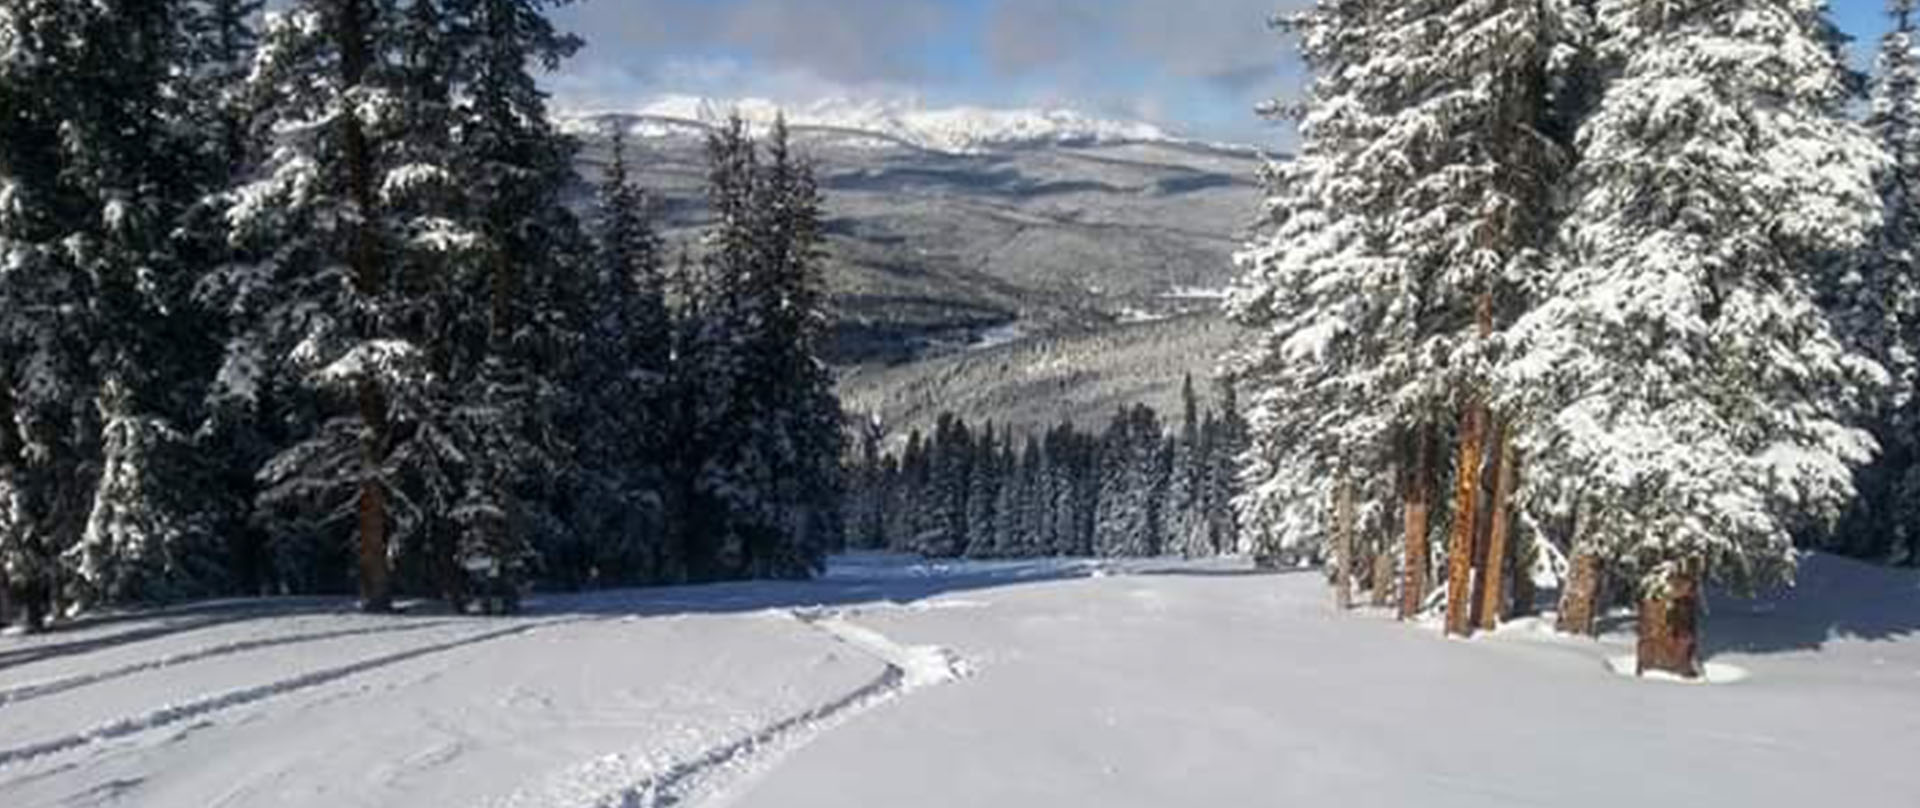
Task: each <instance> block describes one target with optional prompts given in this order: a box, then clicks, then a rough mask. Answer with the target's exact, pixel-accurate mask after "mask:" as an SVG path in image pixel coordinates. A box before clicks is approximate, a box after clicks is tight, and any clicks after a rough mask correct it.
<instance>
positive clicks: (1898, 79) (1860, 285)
mask: <svg viewBox="0 0 1920 808" xmlns="http://www.w3.org/2000/svg"><path fill="white" fill-rule="evenodd" d="M1887 16H1888V18H1889V21H1890V23H1891V25H1890V30H1889V31H1888V32H1887V34H1886V35H1885V36H1884V37H1883V38H1882V39H1881V41H1880V53H1879V59H1878V61H1877V63H1876V67H1875V71H1874V81H1873V85H1872V88H1873V92H1872V97H1871V99H1870V102H1869V105H1868V112H1867V117H1866V120H1865V123H1866V126H1867V129H1868V130H1869V131H1870V132H1872V133H1873V135H1874V137H1875V138H1876V139H1877V140H1878V141H1879V142H1880V145H1881V147H1882V148H1884V149H1885V150H1886V152H1887V156H1888V157H1889V158H1890V163H1889V164H1888V165H1887V166H1886V167H1885V168H1884V170H1883V171H1882V172H1881V175H1880V182H1879V189H1880V199H1881V201H1882V202H1883V203H1884V204H1885V206H1886V213H1885V219H1884V221H1883V223H1882V225H1881V227H1880V230H1879V233H1878V235H1877V237H1876V238H1875V240H1874V242H1873V247H1872V249H1871V250H1869V251H1867V252H1865V253H1864V254H1863V255H1862V258H1861V260H1860V264H1859V267H1858V269H1857V270H1856V271H1854V272H1850V273H1846V274H1845V275H1843V277H1842V279H1841V283H1839V284H1836V285H1834V287H1833V288H1831V289H1823V290H1821V291H1822V292H1823V293H1824V294H1825V295H1826V296H1827V297H1828V298H1829V299H1828V300H1827V307H1828V308H1829V310H1831V311H1833V312H1834V313H1835V314H1836V316H1837V319H1838V320H1839V324H1840V326H1841V328H1842V333H1843V334H1844V335H1845V336H1847V337H1849V338H1851V340H1852V341H1853V342H1855V343H1856V344H1858V345H1860V346H1861V347H1863V348H1864V349H1866V350H1867V351H1869V352H1870V353H1872V354H1873V355H1874V356H1875V358H1877V359H1878V360H1879V361H1880V362H1881V363H1882V364H1884V365H1886V367H1887V370H1888V371H1889V372H1890V373H1891V374H1892V379H1891V381H1892V388H1891V390H1890V391H1889V393H1890V394H1889V395H1888V396H1886V397H1885V398H1884V399H1883V400H1882V401H1881V402H1880V405H1879V406H1878V407H1876V408H1875V411H1874V412H1873V418H1872V429H1873V433H1874V437H1875V438H1876V439H1877V440H1878V441H1879V443H1880V446H1881V454H1880V456H1879V457H1877V458H1875V460H1874V461H1873V462H1872V463H1871V464H1869V465H1868V466H1866V467H1865V468H1863V469H1861V471H1860V474H1859V476H1858V483H1859V487H1860V492H1859V494H1860V495H1859V497H1858V498H1857V499H1856V501H1855V502H1854V503H1853V505H1852V506H1851V507H1850V508H1849V509H1848V510H1847V514H1846V518H1845V519H1844V520H1843V521H1842V522H1841V523H1840V525H1839V526H1838V528H1837V529H1836V530H1835V531H1834V536H1833V540H1832V541H1830V542H1828V543H1827V544H1828V546H1830V547H1833V548H1834V549H1837V550H1839V551H1841V552H1845V553H1848V554H1850V555H1855V556H1859V557H1863V558H1869V559H1873V560H1879V561H1895V562H1904V563H1908V564H1916V563H1920V507H1916V505H1915V503H1916V502H1920V444H1916V441H1915V438H1914V429H1915V428H1916V426H1920V417H1916V416H1917V415H1920V413H1916V408H1920V396H1917V395H1916V389H1917V387H1920V378H1917V375H1916V356H1915V353H1916V351H1920V264H1917V263H1916V261H1917V260H1920V210H1916V205H1920V54H1916V52H1915V48H1916V46H1920V43H1916V41H1915V37H1914V32H1915V28H1914V26H1915V19H1914V3H1913V2H1912V0H1889V2H1888V3H1887Z"/></svg>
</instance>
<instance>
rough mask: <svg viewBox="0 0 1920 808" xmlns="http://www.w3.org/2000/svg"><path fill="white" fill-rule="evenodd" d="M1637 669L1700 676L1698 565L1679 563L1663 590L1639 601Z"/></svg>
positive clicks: (1691, 561) (1690, 561)
mask: <svg viewBox="0 0 1920 808" xmlns="http://www.w3.org/2000/svg"><path fill="white" fill-rule="evenodd" d="M1636 670H1637V672H1638V673H1640V674H1642V675H1645V674H1646V673H1648V672H1649V671H1654V672H1659V673H1669V674H1673V675H1675V676H1679V677H1683V678H1687V679H1696V678H1699V676H1700V564H1699V562H1698V561H1695V560H1688V561H1685V562H1682V563H1681V565H1680V569H1679V571H1677V572H1675V573H1674V574H1673V575H1672V576H1671V577H1670V578H1668V579H1667V582H1666V587H1665V589H1663V590H1661V591H1657V592H1654V593H1652V594H1649V595H1646V596H1644V597H1642V598H1641V600H1640V643H1639V649H1638V654H1637V664H1636Z"/></svg>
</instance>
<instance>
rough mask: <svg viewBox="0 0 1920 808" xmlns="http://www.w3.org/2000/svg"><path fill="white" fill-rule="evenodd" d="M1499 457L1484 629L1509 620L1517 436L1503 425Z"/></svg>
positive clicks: (1481, 612) (1484, 576)
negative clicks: (1515, 445)
mask: <svg viewBox="0 0 1920 808" xmlns="http://www.w3.org/2000/svg"><path fill="white" fill-rule="evenodd" d="M1497 431H1498V433H1499V435H1500V437H1499V440H1498V443H1497V445H1498V447H1499V448H1498V449H1497V450H1496V451H1497V452H1498V453H1499V454H1498V455H1496V457H1495V460H1494V468H1495V469H1496V470H1495V471H1494V480H1493V503H1492V506H1491V507H1492V509H1493V510H1492V521H1493V524H1492V526H1491V527H1490V528H1488V530H1487V554H1486V564H1485V566H1484V567H1482V569H1481V573H1480V574H1481V585H1480V606H1479V609H1477V610H1476V613H1477V616H1478V618H1479V619H1478V621H1477V622H1478V623H1479V624H1480V628H1481V629H1483V630H1487V631H1491V630H1493V629H1495V628H1498V627H1499V625H1500V621H1501V620H1504V619H1506V617H1507V597H1506V596H1507V577H1506V571H1507V561H1508V559H1507V557H1508V556H1509V555H1511V554H1512V553H1511V552H1510V551H1509V549H1508V547H1507V544H1508V533H1509V531H1510V529H1511V522H1512V513H1513V510H1512V507H1511V504H1510V502H1509V500H1510V499H1512V497H1513V484H1514V474H1515V471H1516V469H1515V468H1514V462H1515V461H1514V456H1513V435H1511V434H1509V432H1508V429H1507V427H1506V426H1505V425H1504V424H1503V425H1501V426H1500V427H1499V428H1498V430H1497Z"/></svg>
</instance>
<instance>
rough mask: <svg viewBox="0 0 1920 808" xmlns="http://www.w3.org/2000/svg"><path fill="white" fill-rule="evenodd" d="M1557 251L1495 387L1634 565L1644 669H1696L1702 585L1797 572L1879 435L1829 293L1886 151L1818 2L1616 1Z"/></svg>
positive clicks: (1864, 360) (1603, 19) (1605, 9)
mask: <svg viewBox="0 0 1920 808" xmlns="http://www.w3.org/2000/svg"><path fill="white" fill-rule="evenodd" d="M1595 8H1596V12H1597V18H1596V20H1597V23H1598V34H1599V37H1600V39H1599V40H1598V42H1599V44H1598V48H1597V52H1598V54H1599V56H1600V58H1601V59H1602V65H1603V67H1604V73H1603V76H1604V78H1605V84H1604V94H1603V95H1602V96H1601V101H1600V103H1599V105H1598V107H1597V108H1596V109H1595V110H1594V112H1593V114H1592V115H1590V116H1589V117H1587V118H1586V119H1585V121H1584V122H1583V124H1582V125H1581V127H1580V129H1579V133H1578V141H1577V142H1578V147H1579V152H1580V155H1579V161H1578V167H1577V168H1576V170H1575V172H1574V174H1573V176H1572V177H1571V179H1570V186H1571V197H1570V199H1569V205H1568V211H1567V217H1566V220H1565V222H1564V223H1563V225H1562V230H1561V243H1562V245H1563V252H1564V257H1565V259H1566V260H1565V261H1564V265H1563V266H1560V267H1557V268H1556V271H1555V272H1553V273H1551V274H1547V275H1545V276H1544V281H1545V282H1544V283H1543V284H1542V287H1543V288H1540V289H1539V290H1537V291H1538V293H1539V295H1540V298H1539V305H1538V306H1537V307H1535V308H1533V309H1532V310H1531V311H1529V312H1527V314H1526V315H1525V316H1524V318H1523V319H1522V320H1521V321H1520V323H1519V324H1517V325H1516V326H1515V327H1514V329H1513V338H1514V339H1513V341H1514V342H1515V344H1516V345H1517V346H1518V350H1517V351H1516V353H1515V354H1514V355H1513V356H1511V357H1510V358H1509V361H1507V362H1506V363H1505V364H1504V366H1503V368H1502V371H1501V378H1502V382H1501V384H1500V385H1499V387H1498V389H1499V390H1500V391H1501V392H1503V393H1504V394H1506V396H1507V398H1506V399H1504V400H1503V401H1502V402H1500V403H1501V404H1502V405H1503V406H1505V407H1507V408H1510V409H1511V410H1512V411H1516V412H1526V413H1531V414H1536V416H1535V417H1533V418H1529V419H1526V420H1525V421H1523V424H1524V426H1523V427H1522V429H1523V437H1522V438H1521V440H1520V445H1521V446H1522V447H1523V448H1525V449H1526V451H1527V454H1528V459H1527V465H1528V477H1529V480H1533V479H1536V478H1544V482H1545V484H1547V485H1550V486H1559V487H1565V488H1567V489H1569V490H1576V491H1578V492H1579V493H1580V499H1581V503H1580V513H1581V522H1582V524H1581V527H1580V530H1581V531H1582V533H1583V535H1584V536H1585V537H1588V538H1589V539H1590V540H1592V541H1594V542H1595V543H1596V545H1597V546H1598V547H1599V548H1600V552H1602V553H1603V555H1604V556H1605V557H1606V558H1608V559H1609V560H1610V561H1611V562H1612V564H1613V565H1615V566H1616V567H1618V568H1620V569H1622V570H1625V571H1627V572H1628V573H1629V574H1631V575H1632V576H1634V578H1635V581H1636V585H1637V589H1638V592H1639V593H1640V595H1641V596H1642V598H1643V601H1642V603H1641V626H1640V628H1641V643H1640V662H1639V664H1640V667H1641V669H1642V670H1643V671H1645V670H1660V671H1668V672H1672V673H1677V674H1680V675H1685V676H1692V675H1697V674H1698V672H1699V668H1698V665H1697V659H1696V655H1697V634H1696V633H1695V631H1696V623H1697V620H1698V607H1699V591H1700V586H1701V582H1702V580H1703V578H1704V577H1705V576H1706V575H1708V574H1711V575H1712V576H1713V577H1715V578H1717V579H1719V580H1721V581H1723V582H1725V583H1727V584H1729V585H1732V586H1734V587H1737V588H1742V589H1744V588H1749V587H1752V586H1755V585H1759V584H1764V583H1767V582H1770V581H1777V580H1781V579H1782V578H1784V577H1786V576H1787V575H1788V574H1790V572H1791V569H1792V566H1793V560H1794V556H1793V552H1792V538H1791V537H1792V531H1793V530H1794V529H1795V528H1796V527H1798V526H1801V525H1803V524H1805V520H1808V519H1831V518H1833V517H1835V516H1836V515H1837V513H1838V511H1839V509H1840V508H1841V507H1843V506H1844V505H1845V503H1846V502H1847V500H1848V499H1849V498H1850V497H1851V496H1852V493H1853V490H1852V469H1853V467H1854V466H1856V465H1858V464H1860V463H1862V462H1864V461H1865V460H1866V459H1867V458H1868V457H1869V456H1870V455H1871V454H1872V451H1873V442H1872V439H1871V437H1870V436H1869V435H1867V434H1866V433H1865V432H1863V431H1861V430H1859V429H1857V428H1855V427H1854V426H1853V424H1854V423H1857V421H1856V420H1855V417H1856V416H1857V414H1858V413H1859V408H1860V407H1861V406H1862V405H1864V404H1865V403H1866V400H1865V395H1866V394H1867V393H1868V392H1869V391H1870V390H1871V388H1872V386H1873V384H1874V382H1875V381H1876V380H1878V379H1879V378H1881V377H1883V375H1884V372H1883V371H1882V370H1881V369H1880V368H1879V367H1878V365H1877V364H1876V363H1875V362H1874V361H1873V359H1872V358H1871V357H1870V356H1868V355H1865V354H1864V353H1862V352H1859V351H1857V350H1854V349H1851V348H1850V347H1849V345H1848V344H1847V343H1846V342H1845V341H1844V340H1843V338H1842V336H1841V335H1840V334H1839V333H1838V332H1837V330H1836V328H1835V326H1834V324H1833V322H1832V321H1831V320H1830V319H1829V317H1828V316H1827V314H1826V312H1824V311H1822V309H1821V308H1820V305H1819V291H1818V290H1819V289H1820V288H1821V286H1822V284H1824V283H1828V282H1830V281H1831V280H1832V279H1831V278H1830V277H1829V274H1830V272H1831V267H1833V266H1834V265H1835V261H1836V259H1843V258H1844V257H1845V256H1846V255H1847V254H1848V253H1850V252H1852V251H1854V250H1857V249H1859V248H1861V247H1862V246H1864V244H1865V242H1866V238H1867V235H1868V234H1869V233H1870V232H1871V231H1872V230H1873V228H1874V226H1875V225H1876V224H1877V223H1878V220H1879V217H1880V208H1881V205H1880V201H1879V199H1878V196H1877V194H1876V193H1875V188H1874V186H1873V175H1874V172H1875V170H1876V169H1878V168H1879V166H1880V165H1881V162H1882V160H1883V155H1882V154H1881V152H1880V150H1879V148H1878V147H1877V146H1876V145H1875V144H1874V143H1873V141H1872V139H1871V137H1870V136H1869V135H1868V134H1867V133H1866V132H1865V130H1864V129H1863V128H1862V127H1861V126H1860V125H1859V124H1858V123H1856V122H1854V121H1851V120H1849V119H1848V118H1847V115H1846V107H1847V104H1848V103H1849V101H1850V99H1851V91H1852V87H1851V83H1850V81H1849V79H1848V77H1847V73H1846V69H1845V65H1844V63H1843V61H1842V57H1841V56H1840V52H1839V48H1838V47H1837V43H1838V40H1837V36H1836V32H1835V30H1834V29H1833V27H1832V25H1831V23H1830V22H1829V21H1828V19H1827V18H1826V12H1825V8H1824V4H1823V3H1820V2H1812V1H1811V0H1742V1H1741V2H1735V3H1727V2H1717V0H1715V1H1710V0H1687V1H1686V2H1673V0H1603V1H1602V2H1599V3H1597V4H1596V6H1595Z"/></svg>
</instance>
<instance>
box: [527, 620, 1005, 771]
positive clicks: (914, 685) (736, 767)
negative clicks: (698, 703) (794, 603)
mask: <svg viewBox="0 0 1920 808" xmlns="http://www.w3.org/2000/svg"><path fill="white" fill-rule="evenodd" d="M790 614H791V615H792V617H793V618H794V619H795V620H797V621H799V622H800V623H801V624H803V625H806V626H809V627H811V628H813V629H816V630H818V631H819V632H820V633H821V634H822V635H824V636H826V637H829V638H832V639H833V640H836V641H838V642H840V643H844V644H846V645H848V646H851V647H853V648H855V649H857V650H858V651H860V652H861V653H862V654H865V655H866V656H869V657H871V658H873V659H874V660H876V661H878V662H880V663H882V664H883V665H884V666H885V667H884V669H883V670H882V671H881V673H880V674H879V675H878V676H876V677H874V678H873V679H872V680H870V681H868V682H866V683H864V684H862V685H860V686H859V687H857V688H854V689H853V690H851V691H849V692H848V693H846V694H844V695H842V696H840V697H838V698H836V699H833V700H832V701H829V702H826V703H824V704H819V705H816V706H812V707H809V708H807V709H805V710H803V711H801V712H799V713H797V714H795V715H791V716H788V717H786V718H783V719H780V720H778V721H775V722H773V723H771V724H768V725H766V726H762V727H759V728H757V729H753V730H751V731H748V732H746V733H743V734H742V735H740V736H739V737H736V738H734V739H732V740H730V741H727V742H725V743H722V744H719V745H717V746H714V747H712V748H710V749H707V750H705V751H703V752H701V753H699V754H698V755H695V756H693V757H692V758H690V759H685V760H679V761H674V762H668V763H660V762H657V761H654V760H650V759H647V758H645V757H641V758H632V757H627V756H620V755H615V756H610V757H607V758H603V759H600V760H596V761H593V762H591V763H589V764H586V765H585V766H582V767H581V768H580V770H578V771H577V772H575V773H574V774H573V775H572V779H574V780H575V781H576V782H600V783H607V782H610V781H618V780H619V779H620V778H621V777H623V776H624V777H626V778H628V779H629V780H633V778H636V777H637V778H638V779H637V781H633V782H629V783H627V784H624V785H620V786H617V787H615V788H613V789H611V790H610V791H609V792H608V793H606V794H605V795H604V796H601V797H598V798H595V799H593V800H591V802H590V803H579V805H583V806H584V805H587V804H590V805H591V806H592V808H667V806H674V805H683V804H690V803H694V802H698V801H700V800H701V799H703V798H709V797H715V796H718V795H721V794H724V793H726V792H727V791H729V790H730V789H731V788H733V787H736V786H738V785H741V784H744V783H748V782H750V781H751V779H752V778H753V777H754V776H755V775H756V774H759V773H763V772H765V771H767V770H769V769H770V768H772V767H773V766H774V765H776V764H777V762H778V761H779V760H780V759H781V758H782V757H784V756H786V755H788V754H791V753H792V752H793V750H795V749H798V748H800V747H802V746H804V745H805V744H806V743H808V742H809V741H811V740H812V739H814V738H817V737H819V736H820V735H822V734H825V733H826V732H829V731H831V730H832V729H833V728H834V727H837V726H840V725H841V724H844V723H846V722H847V721H850V720H852V719H853V718H854V717H856V716H858V715H860V714H861V713H864V712H866V711H868V710H872V709H874V708H877V707H880V706H882V705H884V704H886V703H887V702H890V701H892V700H894V699H896V698H899V697H900V696H902V695H905V694H907V693H911V692H913V691H915V690H919V689H921V688H924V687H931V686H934V685H939V684H944V683H947V682H951V681H954V680H956V679H960V678H964V677H965V676H967V675H969V674H970V673H971V672H972V669H971V667H970V666H969V665H968V664H967V663H966V661H965V660H963V659H961V658H960V656H959V655H958V654H955V653H954V652H952V651H950V650H948V649H945V648H939V647H934V646H916V647H906V646H902V645H899V644H897V643H895V642H893V641H892V640H889V639H888V638H886V637H885V636H883V635H881V634H879V633H878V632H875V631H872V630H870V629H866V628H862V627H860V626H858V625H855V624H854V623H852V622H850V621H849V619H848V616H847V615H846V614H845V613H844V612H842V611H839V610H823V609H794V610H792V611H791V612H790ZM643 771H644V772H650V773H647V774H644V775H642V774H639V773H640V772H643ZM506 804H507V805H509V806H515V807H516V808H517V807H518V806H526V805H535V804H540V805H550V806H554V808H559V805H560V804H561V803H560V802H559V801H549V802H545V803H541V802H539V801H538V800H534V799H532V798H530V797H528V796H527V795H516V796H515V798H514V799H512V800H509V801H508V802H507V803H506ZM566 804H567V805H568V806H572V805H575V804H576V803H566Z"/></svg>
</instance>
